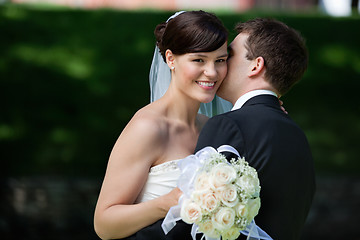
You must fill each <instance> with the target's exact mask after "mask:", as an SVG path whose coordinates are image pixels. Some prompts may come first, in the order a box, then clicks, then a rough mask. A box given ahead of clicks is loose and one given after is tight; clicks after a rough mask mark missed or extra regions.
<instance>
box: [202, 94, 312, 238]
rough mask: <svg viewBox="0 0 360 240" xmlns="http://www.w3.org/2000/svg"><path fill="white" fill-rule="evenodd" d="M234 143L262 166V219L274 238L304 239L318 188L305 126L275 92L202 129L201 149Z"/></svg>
mask: <svg viewBox="0 0 360 240" xmlns="http://www.w3.org/2000/svg"><path fill="white" fill-rule="evenodd" d="M224 144H228V145H231V146H233V147H234V148H236V149H237V150H238V152H239V153H240V155H241V156H242V157H245V160H246V161H247V162H249V165H250V166H252V167H254V168H255V169H256V170H257V171H258V175H259V179H260V185H261V192H260V197H261V208H260V211H259V214H258V216H256V217H255V222H256V224H257V225H258V226H259V227H261V228H262V229H263V230H264V231H266V232H267V233H268V234H269V235H270V236H271V237H272V238H273V239H276V240H278V239H279V240H281V239H286V240H289V239H299V238H300V235H301V230H302V227H303V225H304V223H305V220H306V217H307V214H308V212H309V209H310V205H311V202H312V199H313V196H314V192H315V174H314V168H313V160H312V155H311V151H310V148H309V145H308V142H307V139H306V137H305V134H304V133H303V131H302V130H301V129H300V128H299V127H298V126H297V125H296V124H295V122H294V121H293V120H291V118H290V117H289V116H288V115H287V114H285V113H284V112H283V111H282V110H281V109H280V105H279V101H278V99H277V98H276V97H274V96H272V95H259V96H256V97H253V98H251V99H250V100H248V101H247V102H246V103H245V104H244V105H243V106H242V108H240V109H238V110H235V111H231V112H228V113H225V114H221V115H218V116H215V117H213V118H211V119H209V121H208V122H207V123H206V125H205V126H204V128H203V129H202V131H201V133H200V136H199V140H198V144H197V146H196V151H198V150H200V149H202V148H203V147H206V146H212V147H214V148H218V147H219V146H221V145H224Z"/></svg>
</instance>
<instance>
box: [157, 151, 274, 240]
mask: <svg viewBox="0 0 360 240" xmlns="http://www.w3.org/2000/svg"><path fill="white" fill-rule="evenodd" d="M221 152H231V153H233V154H236V155H237V156H238V157H240V154H239V152H238V151H237V150H236V149H235V148H233V147H232V146H230V145H222V146H220V147H219V148H218V149H215V148H213V147H205V148H203V149H201V150H199V151H198V152H197V153H195V154H194V155H190V156H188V157H186V158H184V159H181V160H180V161H179V162H178V166H179V168H180V171H181V175H180V177H179V179H178V188H179V189H180V190H181V191H182V192H183V195H182V196H181V197H180V199H179V202H178V205H176V206H173V207H171V208H170V210H169V212H168V213H167V215H166V217H165V219H164V221H163V223H162V224H161V227H162V229H163V231H164V233H165V234H168V232H169V231H170V230H171V229H172V228H173V227H174V226H175V225H176V221H179V220H181V217H180V211H181V206H182V202H183V196H184V195H185V197H188V198H190V194H191V192H192V191H193V190H194V181H195V178H196V174H197V172H198V169H200V168H201V167H202V166H203V165H204V163H205V161H206V159H207V158H208V156H209V155H210V154H213V153H221ZM198 230H199V226H198V225H197V224H195V223H194V224H193V226H192V228H191V236H192V238H193V240H196V234H198V233H199V231H198ZM240 232H241V233H242V234H244V235H246V236H248V237H247V239H249V240H255V239H256V240H260V239H265V240H272V238H271V237H270V236H269V235H268V234H266V232H264V231H263V230H261V228H259V227H258V226H257V225H256V224H255V221H254V220H253V221H252V222H251V223H250V224H249V225H248V226H246V229H244V230H242V231H240ZM204 238H205V239H206V240H220V238H210V237H207V236H205V235H203V237H202V238H201V239H204Z"/></svg>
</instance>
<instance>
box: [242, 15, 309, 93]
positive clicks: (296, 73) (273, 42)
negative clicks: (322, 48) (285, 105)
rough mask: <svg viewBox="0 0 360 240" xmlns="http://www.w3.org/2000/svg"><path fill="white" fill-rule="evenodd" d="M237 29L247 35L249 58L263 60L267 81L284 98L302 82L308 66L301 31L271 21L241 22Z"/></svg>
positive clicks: (258, 19)
mask: <svg viewBox="0 0 360 240" xmlns="http://www.w3.org/2000/svg"><path fill="white" fill-rule="evenodd" d="M235 29H236V30H237V32H238V33H245V34H248V39H247V42H246V45H245V47H246V48H247V51H248V52H247V55H246V57H247V59H248V60H254V59H256V58H257V57H262V58H263V59H264V62H265V79H266V80H267V81H268V82H269V83H270V84H271V85H272V86H273V87H274V88H275V89H276V90H277V91H278V92H279V93H280V94H281V95H284V94H285V93H286V92H288V91H289V90H290V88H291V87H292V86H293V85H294V84H295V83H296V82H298V81H299V80H300V79H301V77H302V76H303V74H304V72H305V70H306V69H307V66H308V52H307V49H306V46H305V40H304V38H303V37H302V36H301V35H300V33H299V32H298V31H296V30H295V29H293V28H290V27H289V26H287V25H286V24H284V23H283V22H280V21H277V20H275V19H269V18H256V19H253V20H249V21H247V22H242V23H238V24H237V25H236V27H235Z"/></svg>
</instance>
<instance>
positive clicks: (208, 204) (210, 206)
mask: <svg viewBox="0 0 360 240" xmlns="http://www.w3.org/2000/svg"><path fill="white" fill-rule="evenodd" d="M219 205H220V201H219V199H218V198H217V197H216V195H215V193H214V192H213V191H208V192H207V193H205V194H204V195H203V198H202V205H201V207H202V209H204V210H205V211H206V212H213V211H214V210H216V209H217V207H218V206H219Z"/></svg>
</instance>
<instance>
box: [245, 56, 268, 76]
mask: <svg viewBox="0 0 360 240" xmlns="http://www.w3.org/2000/svg"><path fill="white" fill-rule="evenodd" d="M264 68H265V61H264V58H263V57H257V58H256V59H254V60H253V61H252V63H251V64H250V72H249V75H248V76H249V77H253V76H256V75H258V74H259V73H260V72H261V71H262V70H263V69H264Z"/></svg>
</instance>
